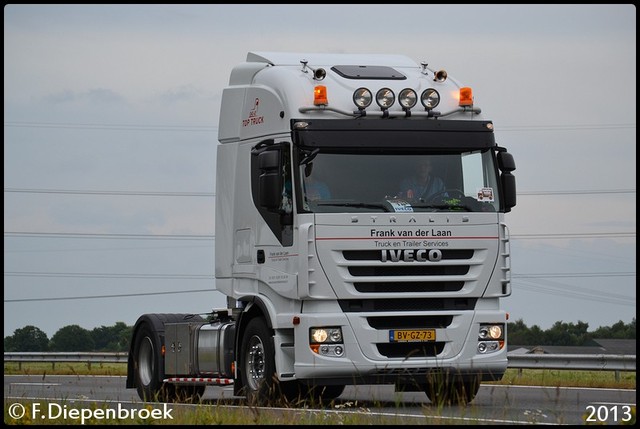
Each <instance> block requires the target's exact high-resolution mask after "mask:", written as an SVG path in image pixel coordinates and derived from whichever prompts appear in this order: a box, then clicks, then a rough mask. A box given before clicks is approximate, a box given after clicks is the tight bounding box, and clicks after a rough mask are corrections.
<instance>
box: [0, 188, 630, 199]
mask: <svg viewBox="0 0 640 429" xmlns="http://www.w3.org/2000/svg"><path fill="white" fill-rule="evenodd" d="M4 192H10V193H25V194H69V195H124V196H127V195H135V196H152V197H215V195H216V194H215V193H213V192H167V191H161V192H156V191H124V190H104V191H99V190H89V189H46V188H42V189H39V188H4ZM635 193H636V190H635V189H592V190H589V189H585V190H565V191H521V192H518V196H529V195H593V194H635Z"/></svg>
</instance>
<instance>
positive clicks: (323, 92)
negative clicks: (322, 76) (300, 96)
mask: <svg viewBox="0 0 640 429" xmlns="http://www.w3.org/2000/svg"><path fill="white" fill-rule="evenodd" d="M313 104H314V105H315V106H326V105H327V104H329V101H328V100H327V87H326V86H324V85H316V87H315V88H314V89H313Z"/></svg>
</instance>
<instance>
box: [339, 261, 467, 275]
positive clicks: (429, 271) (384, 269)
mask: <svg viewBox="0 0 640 429" xmlns="http://www.w3.org/2000/svg"><path fill="white" fill-rule="evenodd" d="M468 272H469V266H468V265H439V266H433V265H416V264H407V265H402V266H399V265H395V266H392V267H389V266H370V267H362V266H361V267H349V274H351V275H352V276H354V277H358V276H364V277H383V276H463V275H465V274H467V273H468Z"/></svg>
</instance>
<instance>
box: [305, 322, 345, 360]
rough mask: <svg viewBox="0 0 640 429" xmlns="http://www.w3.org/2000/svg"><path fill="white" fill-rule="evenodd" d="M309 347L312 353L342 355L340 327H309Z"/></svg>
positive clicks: (342, 346) (329, 355)
mask: <svg viewBox="0 0 640 429" xmlns="http://www.w3.org/2000/svg"><path fill="white" fill-rule="evenodd" d="M309 347H310V348H311V350H312V351H313V352H314V353H317V354H319V355H322V356H326V357H341V356H343V355H344V345H343V344H342V329H341V328H339V327H328V328H311V329H310V331H309Z"/></svg>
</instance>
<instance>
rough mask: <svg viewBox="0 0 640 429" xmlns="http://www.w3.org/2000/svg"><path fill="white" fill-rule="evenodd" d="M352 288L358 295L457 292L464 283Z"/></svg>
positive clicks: (359, 285)
mask: <svg viewBox="0 0 640 429" xmlns="http://www.w3.org/2000/svg"><path fill="white" fill-rule="evenodd" d="M353 286H354V287H355V288H356V290H357V291H358V292H360V293H423V292H458V291H459V290H461V289H462V287H463V286H464V282H403V283H398V282H371V283H362V282H354V283H353Z"/></svg>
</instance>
